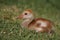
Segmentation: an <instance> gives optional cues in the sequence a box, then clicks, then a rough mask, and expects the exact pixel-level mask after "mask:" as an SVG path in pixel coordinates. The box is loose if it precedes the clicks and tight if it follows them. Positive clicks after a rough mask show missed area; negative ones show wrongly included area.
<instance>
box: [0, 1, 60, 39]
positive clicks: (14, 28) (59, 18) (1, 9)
mask: <svg viewBox="0 0 60 40" xmlns="http://www.w3.org/2000/svg"><path fill="white" fill-rule="evenodd" d="M59 3H60V1H59V0H57V1H56V0H53V1H52V0H50V1H49V0H0V40H60V8H59V7H60V6H59V5H60V4H59ZM25 9H31V10H32V11H33V13H34V14H35V17H42V18H45V19H49V20H51V21H52V22H53V23H54V31H55V32H54V33H53V34H52V35H50V34H47V33H36V32H35V31H30V30H28V29H25V28H21V26H20V23H21V21H22V20H20V19H16V17H17V16H18V15H19V14H21V13H22V12H23V11H24V10H25Z"/></svg>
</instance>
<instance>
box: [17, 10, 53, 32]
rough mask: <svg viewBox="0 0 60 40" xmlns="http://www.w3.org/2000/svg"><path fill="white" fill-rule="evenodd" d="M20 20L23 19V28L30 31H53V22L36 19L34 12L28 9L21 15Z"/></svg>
mask: <svg viewBox="0 0 60 40" xmlns="http://www.w3.org/2000/svg"><path fill="white" fill-rule="evenodd" d="M17 18H18V19H23V22H22V23H21V27H23V28H24V27H26V28H28V29H29V30H34V31H36V32H48V33H50V32H51V31H52V27H53V22H51V21H50V20H47V19H44V18H35V17H34V14H33V12H32V10H30V9H28V10H25V11H23V13H22V14H20V15H19V16H18V17H17Z"/></svg>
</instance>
